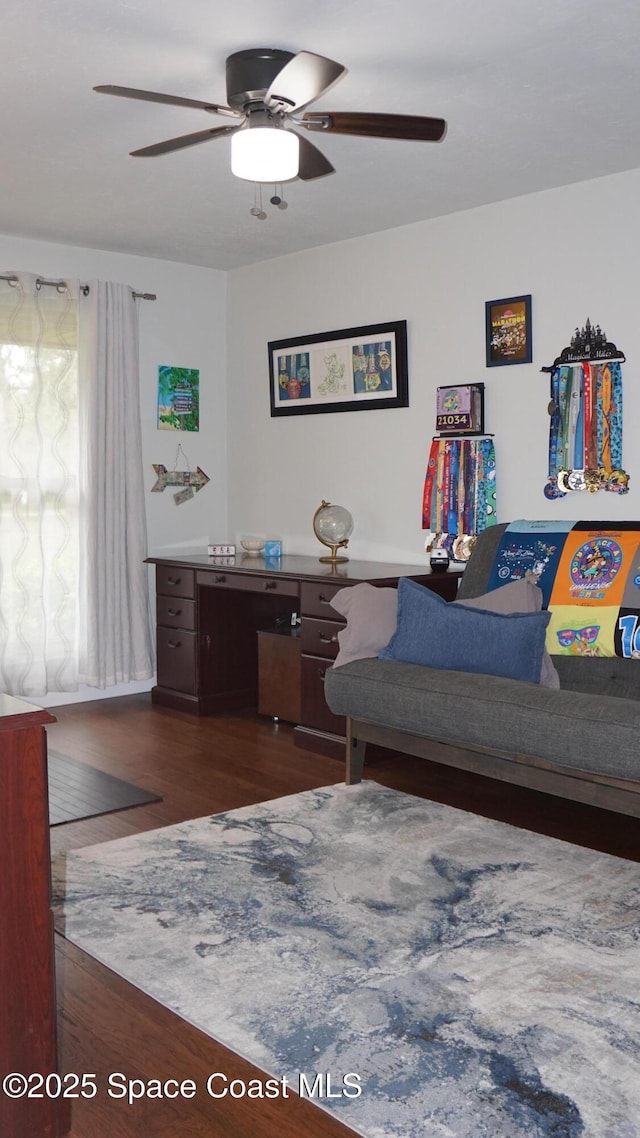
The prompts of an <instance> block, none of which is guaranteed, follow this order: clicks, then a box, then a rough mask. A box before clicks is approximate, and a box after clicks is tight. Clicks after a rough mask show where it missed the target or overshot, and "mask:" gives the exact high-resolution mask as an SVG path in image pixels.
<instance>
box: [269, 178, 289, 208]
mask: <svg viewBox="0 0 640 1138" xmlns="http://www.w3.org/2000/svg"><path fill="white" fill-rule="evenodd" d="M283 194H284V187H283V185H282V182H281V183H280V193H278V186H277V184H276V185H274V187H273V197H272V198H269V201H270V202H271V205H277V207H278V209H287V207H288V205H289V203H288V202H286V201H285V200H284V197H283V196H282V195H283Z"/></svg>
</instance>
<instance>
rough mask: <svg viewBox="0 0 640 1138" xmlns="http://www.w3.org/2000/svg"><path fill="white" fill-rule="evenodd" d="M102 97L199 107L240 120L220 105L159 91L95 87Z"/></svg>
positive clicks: (104, 86) (227, 108) (109, 86)
mask: <svg viewBox="0 0 640 1138" xmlns="http://www.w3.org/2000/svg"><path fill="white" fill-rule="evenodd" d="M93 89H94V91H99V92H100V94H101V95H120V96H122V98H123V99H143V100H144V102H146V103H169V104H170V105H171V106H173V107H198V108H199V109H200V110H202V111H209V112H210V113H211V114H219V115H231V116H232V117H233V118H238V112H237V111H232V110H231V107H222V106H220V105H219V104H218V103H203V102H201V101H200V100H199V99H183V98H182V96H181V95H161V94H160V93H159V92H158V91H140V90H138V88H137V87H114V86H112V85H111V84H106V85H103V86H102V87H94V88H93Z"/></svg>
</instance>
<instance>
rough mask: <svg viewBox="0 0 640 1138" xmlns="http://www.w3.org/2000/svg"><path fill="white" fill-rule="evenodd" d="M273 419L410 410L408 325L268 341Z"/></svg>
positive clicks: (401, 323)
mask: <svg viewBox="0 0 640 1138" xmlns="http://www.w3.org/2000/svg"><path fill="white" fill-rule="evenodd" d="M269 383H270V401H271V415H272V417H273V416H279V415H311V414H320V413H322V412H325V411H371V410H382V409H385V408H389V407H408V405H409V386H408V377H407V322H406V320H397V321H394V322H392V323H390V324H368V325H365V326H364V327H361V328H341V329H339V330H338V331H336V332H319V333H317V334H313V335H311V336H295V337H293V338H291V339H287V340H272V341H270V343H269Z"/></svg>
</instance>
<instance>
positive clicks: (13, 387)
mask: <svg viewBox="0 0 640 1138" xmlns="http://www.w3.org/2000/svg"><path fill="white" fill-rule="evenodd" d="M3 276H10V277H11V278H12V280H11V282H9V281H6V280H0V406H1V407H2V413H3V420H4V422H3V426H4V432H3V433H4V438H5V445H4V446H3V447H2V448H1V449H0V689H1V690H3V691H5V692H8V693H10V694H13V695H20V696H25V697H27V698H28V697H37V696H42V695H46V694H47V693H48V692H65V691H66V692H68V691H75V690H77V688H78V686H79V684H80V683H85V684H88V685H91V686H94V687H98V688H104V687H107V686H110V685H112V684H115V683H118V682H127V681H128V680H140V679H146V678H148V677H149V676H151V675H152V673H153V650H152V632H151V621H150V612H149V598H148V589H147V569H146V566H145V565H144V564H143V561H144V557H145V556H146V525H145V513H144V488H143V476H142V458H141V438H140V406H139V390H138V343H137V313H136V308H135V300H134V299H133V294H132V290H131V288H129V287H128V286H124V285H117V284H103V283H101V282H96V281H93V282H91V284H90V288H89V293H88V295H84V294H83V293H82V292H81V291H80V286H79V283H78V282H77V281H70V280H67V281H65V282H64V286H62V285H61V286H60V287H59V288H55V287H51V286H49V285H40V284H39V280H38V278H37V277H36V276H34V275H32V274H26V273H17V272H11V273H5V274H3Z"/></svg>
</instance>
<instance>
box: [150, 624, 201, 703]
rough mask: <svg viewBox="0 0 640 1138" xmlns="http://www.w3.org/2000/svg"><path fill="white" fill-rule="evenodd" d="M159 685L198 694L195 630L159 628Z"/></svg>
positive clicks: (196, 637)
mask: <svg viewBox="0 0 640 1138" xmlns="http://www.w3.org/2000/svg"><path fill="white" fill-rule="evenodd" d="M157 635H158V686H159V687H163V688H173V689H174V691H183V692H188V693H189V694H190V695H196V694H197V690H198V689H197V666H196V662H197V647H198V636H197V633H195V632H184V631H183V630H182V629H180V630H179V631H173V630H172V629H170V628H159V629H158V633H157Z"/></svg>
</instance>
